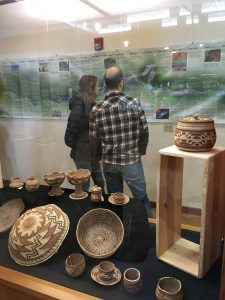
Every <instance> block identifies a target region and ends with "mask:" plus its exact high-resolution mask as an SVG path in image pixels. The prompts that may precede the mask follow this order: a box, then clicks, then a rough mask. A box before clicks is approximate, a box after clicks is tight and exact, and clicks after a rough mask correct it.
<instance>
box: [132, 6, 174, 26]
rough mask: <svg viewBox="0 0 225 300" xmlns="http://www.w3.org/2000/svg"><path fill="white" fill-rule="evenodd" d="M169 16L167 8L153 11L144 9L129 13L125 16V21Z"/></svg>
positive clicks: (140, 20)
mask: <svg viewBox="0 0 225 300" xmlns="http://www.w3.org/2000/svg"><path fill="white" fill-rule="evenodd" d="M169 16H170V12H169V9H168V8H167V9H160V10H153V11H144V12H141V13H136V14H130V15H128V16H127V23H135V22H143V21H152V20H158V19H162V18H168V17H169Z"/></svg>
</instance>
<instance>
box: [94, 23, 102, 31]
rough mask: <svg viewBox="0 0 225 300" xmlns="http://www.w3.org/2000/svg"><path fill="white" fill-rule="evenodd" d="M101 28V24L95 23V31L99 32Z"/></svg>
mask: <svg viewBox="0 0 225 300" xmlns="http://www.w3.org/2000/svg"><path fill="white" fill-rule="evenodd" d="M101 27H102V25H101V23H99V22H96V23H95V30H96V31H99V30H100V29H101Z"/></svg>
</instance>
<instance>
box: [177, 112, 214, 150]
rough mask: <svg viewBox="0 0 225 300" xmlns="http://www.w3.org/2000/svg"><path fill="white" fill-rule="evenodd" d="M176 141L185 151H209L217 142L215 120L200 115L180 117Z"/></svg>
mask: <svg viewBox="0 0 225 300" xmlns="http://www.w3.org/2000/svg"><path fill="white" fill-rule="evenodd" d="M174 143H175V145H176V146H177V147H178V149H180V150H184V151H191V152H204V151H209V150H210V149H212V148H213V146H214V145H215V143H216V130H215V127H214V121H213V120H212V119H210V118H201V117H199V116H198V115H193V116H192V117H186V118H181V119H179V120H178V124H177V127H176V130H175V134H174Z"/></svg>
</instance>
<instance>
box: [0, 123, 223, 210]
mask: <svg viewBox="0 0 225 300" xmlns="http://www.w3.org/2000/svg"><path fill="white" fill-rule="evenodd" d="M175 127H176V124H174V125H173V129H174V130H175ZM65 128H66V121H62V120H57V121H55V120H54V121H53V120H43V121H42V120H29V119H1V121H0V140H1V143H0V158H1V166H2V174H3V178H5V179H9V178H10V177H11V176H20V177H21V179H23V180H26V178H27V177H28V176H30V175H34V176H35V177H36V178H37V179H38V180H39V182H40V183H41V184H46V183H45V182H44V180H43V176H44V175H45V174H46V173H50V172H55V171H63V172H66V171H68V170H70V169H72V168H74V163H73V161H72V159H71V158H70V156H69V152H70V149H69V148H68V147H67V146H66V145H65V144H64V132H65ZM216 131H217V135H218V138H217V142H216V146H222V147H225V130H224V127H223V126H221V125H220V126H216ZM149 132H150V143H149V146H148V149H147V154H146V155H145V156H143V158H142V161H143V165H144V171H145V175H146V182H147V191H148V195H149V197H150V199H151V200H152V201H156V189H157V187H156V186H157V163H158V150H159V149H161V148H165V147H168V146H171V145H173V133H172V132H164V125H163V124H158V123H150V124H149ZM201 174H202V169H201V163H199V162H197V163H196V160H195V161H193V162H192V161H191V160H190V161H188V164H185V168H184V178H185V179H184V181H185V184H184V194H183V204H184V205H185V206H191V207H198V208H199V207H201V184H202V179H201ZM196 179H197V180H196ZM198 179H199V180H198ZM62 186H63V187H68V188H73V186H72V185H71V184H70V183H69V182H68V181H67V180H65V181H64V183H63V185H62ZM125 191H126V192H127V193H128V194H129V195H130V192H129V191H128V189H127V188H126V190H125Z"/></svg>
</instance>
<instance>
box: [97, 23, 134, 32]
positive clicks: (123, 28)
mask: <svg viewBox="0 0 225 300" xmlns="http://www.w3.org/2000/svg"><path fill="white" fill-rule="evenodd" d="M130 30H131V25H130V24H120V25H110V26H107V27H104V28H101V29H100V30H99V31H98V33H100V34H104V33H115V32H123V31H130Z"/></svg>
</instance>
